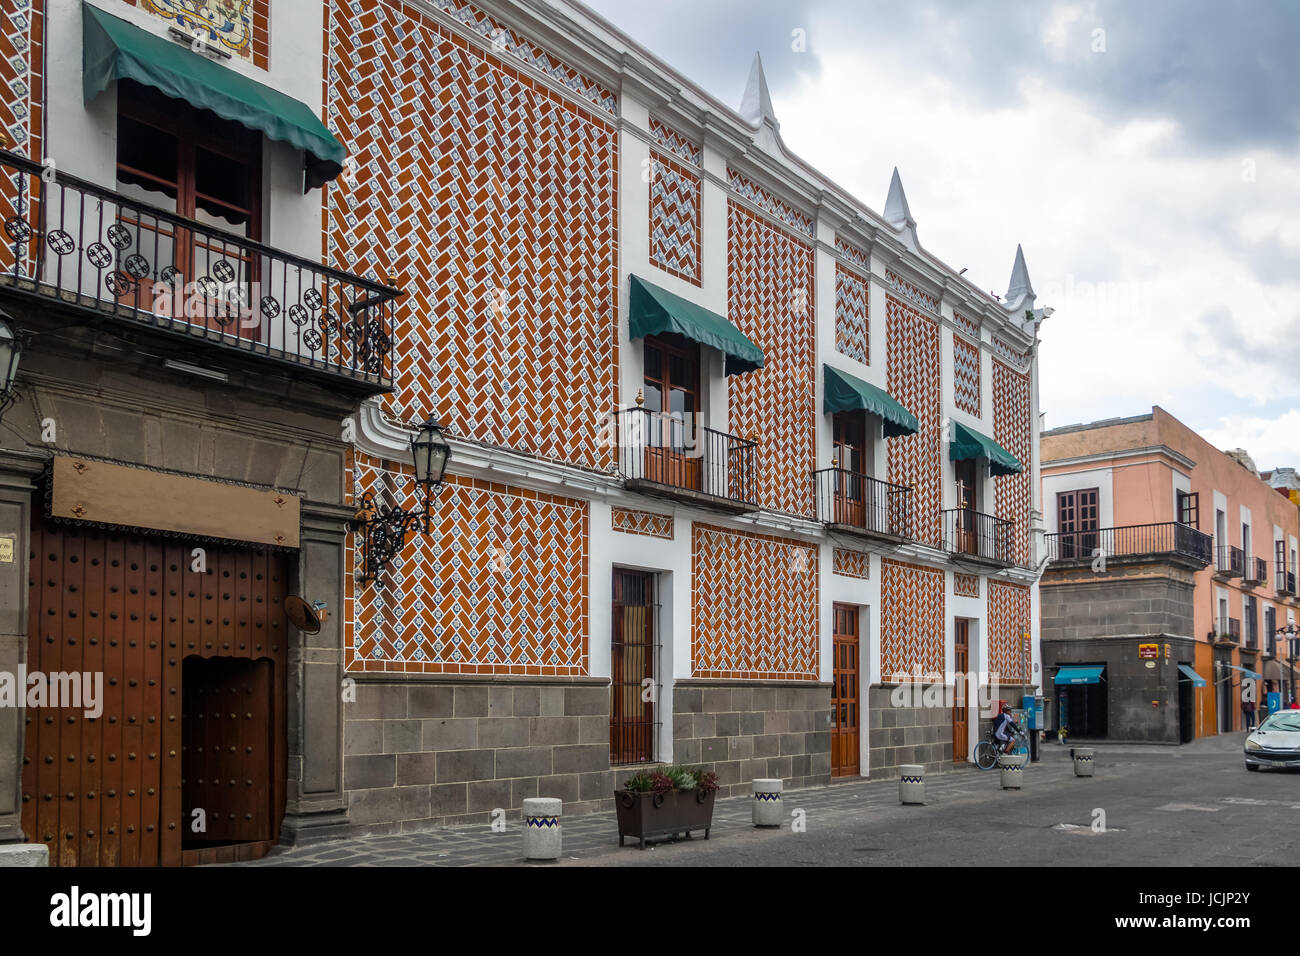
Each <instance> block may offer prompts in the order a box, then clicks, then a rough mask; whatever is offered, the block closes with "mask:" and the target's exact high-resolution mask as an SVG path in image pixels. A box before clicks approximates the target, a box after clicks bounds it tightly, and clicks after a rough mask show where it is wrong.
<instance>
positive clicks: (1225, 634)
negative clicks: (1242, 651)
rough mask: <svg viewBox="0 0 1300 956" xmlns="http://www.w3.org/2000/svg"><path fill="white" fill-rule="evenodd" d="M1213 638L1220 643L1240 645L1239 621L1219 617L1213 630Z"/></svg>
mask: <svg viewBox="0 0 1300 956" xmlns="http://www.w3.org/2000/svg"><path fill="white" fill-rule="evenodd" d="M1214 634H1215V637H1217V638H1218V639H1219V640H1221V641H1235V642H1236V643H1238V644H1240V643H1241V621H1240V620H1238V619H1237V618H1235V617H1221V618H1219V623H1218V625H1217V627H1215V630H1214Z"/></svg>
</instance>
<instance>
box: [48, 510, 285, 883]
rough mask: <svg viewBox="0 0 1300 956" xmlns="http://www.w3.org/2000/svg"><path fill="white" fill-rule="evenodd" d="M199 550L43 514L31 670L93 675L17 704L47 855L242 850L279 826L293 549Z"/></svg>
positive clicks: (202, 855)
mask: <svg viewBox="0 0 1300 956" xmlns="http://www.w3.org/2000/svg"><path fill="white" fill-rule="evenodd" d="M195 546H196V543H195V542H191V541H182V540H177V539H170V538H162V537H152V536H149V537H146V536H143V535H134V534H131V533H127V532H117V531H106V530H96V529H93V528H89V527H82V526H77V525H72V524H64V523H60V522H51V521H47V520H45V519H42V518H40V517H39V516H37V517H36V518H35V519H34V520H33V527H32V537H31V549H30V557H31V565H30V575H29V593H30V605H29V610H28V656H27V668H28V673H29V675H31V674H36V673H39V674H40V675H42V676H43V677H45V678H49V677H51V676H55V675H64V676H65V678H66V679H65V681H64V686H65V687H70V686H71V685H72V684H73V683H74V681H73V679H72V675H74V674H75V675H78V681H79V682H80V683H81V684H83V685H88V686H89V687H90V688H91V693H90V694H89V695H88V694H86V693H85V687H83V688H82V691H83V692H82V693H81V695H80V698H81V699H80V700H73V701H70V700H69V699H68V696H67V695H63V696H61V698H60V699H59V700H57V701H56V700H54V699H52V698H51V697H47V698H46V700H45V701H43V702H37V705H36V706H28V707H27V709H26V710H25V712H24V716H25V743H24V765H23V780H22V800H23V803H22V827H23V832H24V834H25V835H26V837H27V839H28V840H30V841H32V842H38V843H44V844H45V845H46V846H48V847H49V850H50V862H51V864H52V865H54V866H154V865H175V864H180V863H182V862H185V863H191V862H195V863H197V862H210V861H211V862H215V861H217V860H220V859H241V858H249V857H251V856H257V855H260V854H261V853H263V852H265V850H266V848H268V847H269V846H270V845H271V843H272V842H274V840H275V839H276V838H277V836H278V832H279V826H280V820H281V818H282V817H283V815H284V802H285V771H286V759H287V758H286V747H287V736H286V730H285V727H286V723H285V720H286V706H285V686H286V684H285V668H286V663H287V659H288V654H287V644H286V638H287V630H288V624H287V621H286V619H285V616H284V606H283V602H284V596H285V588H286V572H287V569H286V561H285V557H284V556H283V555H282V554H274V553H270V552H268V551H257V550H252V549H243V548H235V547H222V546H218V545H206V546H202V547H203V551H202V554H201V560H202V561H203V562H204V564H205V567H204V570H202V571H198V570H195V569H194V562H195V561H196V560H197V559H199V556H198V555H196V554H195V552H194V547H195ZM95 675H99V676H100V679H101V681H102V683H101V685H100V691H99V693H98V695H97V697H98V699H97V700H91V699H90V698H91V697H93V696H96V695H95V694H94V692H93V687H94V681H95ZM28 701H29V703H31V697H30V695H29V696H28ZM59 704H64V705H67V704H71V705H69V706H58V705H59Z"/></svg>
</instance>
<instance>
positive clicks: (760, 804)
mask: <svg viewBox="0 0 1300 956" xmlns="http://www.w3.org/2000/svg"><path fill="white" fill-rule="evenodd" d="M753 788H754V801H753V803H754V826H756V827H779V826H780V825H781V823H782V821H784V820H785V807H784V804H782V802H781V791H782V790H783V789H785V784H784V782H783V781H782V780H781V779H780V778H779V777H758V778H755V780H754V784H753Z"/></svg>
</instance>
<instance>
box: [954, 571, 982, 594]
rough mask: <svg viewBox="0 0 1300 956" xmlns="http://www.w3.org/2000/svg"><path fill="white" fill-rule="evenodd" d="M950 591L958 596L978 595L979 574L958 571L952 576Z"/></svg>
mask: <svg viewBox="0 0 1300 956" xmlns="http://www.w3.org/2000/svg"><path fill="white" fill-rule="evenodd" d="M952 593H953V594H955V595H957V596H958V597H973V598H977V597H979V596H980V576H979V575H978V574H962V573H961V572H960V571H958V572H957V573H955V574H954V575H953V576H952Z"/></svg>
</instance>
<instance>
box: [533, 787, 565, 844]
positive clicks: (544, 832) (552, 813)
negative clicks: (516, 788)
mask: <svg viewBox="0 0 1300 956" xmlns="http://www.w3.org/2000/svg"><path fill="white" fill-rule="evenodd" d="M563 810H564V801H563V800H560V799H558V798H556V797H529V798H527V799H526V800H524V858H525V859H529V860H558V859H559V858H560V814H561V813H562V812H563Z"/></svg>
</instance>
